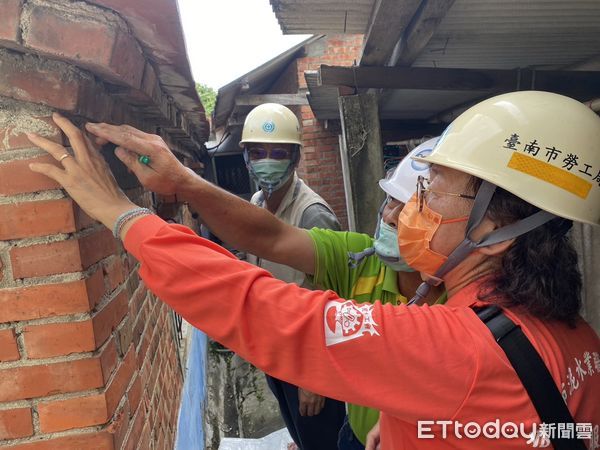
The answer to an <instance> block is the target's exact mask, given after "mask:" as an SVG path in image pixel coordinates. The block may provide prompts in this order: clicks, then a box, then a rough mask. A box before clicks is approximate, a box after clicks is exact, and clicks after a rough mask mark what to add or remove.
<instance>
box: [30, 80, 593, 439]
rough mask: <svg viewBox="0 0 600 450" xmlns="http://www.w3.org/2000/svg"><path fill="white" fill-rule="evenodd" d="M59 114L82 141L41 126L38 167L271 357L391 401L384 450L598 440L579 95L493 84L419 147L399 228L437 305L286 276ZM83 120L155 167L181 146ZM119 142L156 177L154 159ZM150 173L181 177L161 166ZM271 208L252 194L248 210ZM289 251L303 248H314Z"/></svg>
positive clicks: (370, 398) (384, 403)
mask: <svg viewBox="0 0 600 450" xmlns="http://www.w3.org/2000/svg"><path fill="white" fill-rule="evenodd" d="M56 121H57V123H58V125H59V126H60V127H61V128H62V129H63V130H64V131H65V132H66V134H67V136H68V137H69V139H70V142H71V144H72V146H73V147H74V150H75V157H66V156H65V155H67V156H68V155H69V154H68V153H65V152H66V151H65V149H64V148H63V147H62V146H60V145H57V144H56V143H54V142H51V141H49V140H47V139H44V138H41V137H36V136H32V137H31V139H32V140H33V142H34V143H35V144H36V145H38V146H40V147H42V148H44V149H45V150H46V151H48V152H49V153H50V154H51V155H52V156H53V157H54V158H56V160H57V161H60V162H62V164H63V167H64V170H61V169H59V168H57V167H56V166H53V165H49V164H46V165H44V164H32V165H31V167H32V170H34V171H36V172H39V173H44V174H46V175H48V176H50V177H51V178H53V179H54V180H56V181H58V182H60V183H61V184H62V185H63V186H65V188H66V189H67V191H68V192H69V194H70V195H71V196H72V198H73V199H74V200H75V201H76V202H77V203H78V204H79V205H80V206H81V207H82V208H83V209H84V210H85V211H86V212H87V213H88V214H89V215H90V216H91V217H94V218H96V219H98V220H100V221H101V222H102V223H103V224H105V225H106V226H107V227H110V228H114V232H115V234H116V235H118V236H120V237H121V239H123V240H124V244H125V247H126V248H127V249H128V250H129V251H130V252H131V253H132V254H133V255H134V256H135V257H136V258H137V259H138V260H140V262H141V268H140V276H141V277H142V279H143V280H144V281H145V283H146V284H147V285H148V287H149V289H151V290H152V291H153V292H155V293H156V294H157V295H158V296H159V298H160V299H161V300H163V301H165V302H167V303H168V304H170V305H172V306H173V307H174V308H175V309H176V310H177V311H178V312H179V313H180V314H181V315H182V316H183V317H185V318H186V319H187V320H188V321H189V322H190V323H192V324H193V325H194V326H197V327H198V328H200V329H202V330H204V331H205V332H206V333H207V334H209V335H210V336H212V337H213V338H215V339H217V340H218V341H219V342H221V343H223V344H224V345H227V346H228V347H230V348H232V349H233V350H235V351H236V352H238V353H239V354H241V355H242V356H244V357H245V358H247V359H248V360H249V361H251V362H253V363H254V364H256V365H257V366H258V367H260V368H262V369H263V370H265V371H266V372H269V373H272V374H274V375H276V376H278V377H280V378H282V379H286V380H289V381H290V382H293V383H296V384H298V385H301V386H306V387H307V388H308V389H311V390H314V391H317V392H320V393H322V394H323V395H327V396H330V397H333V398H339V399H344V400H347V401H350V402H352V403H357V404H362V405H367V406H370V407H373V408H376V409H378V410H380V411H381V418H380V429H381V442H380V446H381V448H382V449H383V450H399V449H413V448H418V449H419V450H429V449H432V450H433V449H435V450H439V449H467V450H470V449H481V448H486V449H492V450H496V449H498V450H500V449H502V450H506V449H509V450H510V449H523V450H524V449H529V448H532V447H547V446H548V445H550V442H551V444H552V445H553V446H554V448H555V449H557V450H562V449H568V450H575V449H585V448H588V449H590V448H598V444H599V441H600V402H598V398H600V339H599V338H598V335H597V334H596V333H595V332H594V331H593V330H592V329H591V328H590V326H589V325H587V324H586V323H585V321H583V319H582V318H581V317H580V316H579V314H578V311H579V309H580V303H581V298H580V288H581V278H580V274H579V272H578V268H577V255H576V253H575V251H574V249H573V247H572V245H571V243H570V241H569V238H568V235H567V234H566V233H567V231H568V229H569V227H570V225H571V223H572V222H571V221H572V220H577V221H580V222H584V223H589V224H592V225H596V226H597V225H600V118H598V116H597V115H595V114H594V113H593V112H592V111H591V110H590V109H589V108H586V107H585V106H584V105H582V104H581V103H579V102H576V101H575V100H572V99H569V98H566V97H563V96H560V95H556V94H551V93H547V92H535V91H531V92H527V91H525V92H515V93H509V94H504V95H500V96H497V97H493V98H490V99H488V100H485V101H483V102H481V103H479V104H477V105H475V106H473V107H472V108H470V109H468V110H467V111H465V112H464V113H463V114H462V115H461V116H459V117H458V118H457V119H456V120H455V121H454V122H453V123H452V124H451V125H450V126H449V128H448V129H447V131H446V132H445V133H444V135H442V138H441V139H440V141H439V142H438V144H437V146H436V147H435V149H434V150H433V152H432V153H431V155H429V156H428V157H426V158H418V160H420V161H424V162H431V163H432V164H433V165H432V167H431V169H430V179H429V180H426V179H421V180H420V183H419V189H418V191H417V194H416V195H414V196H413V197H412V198H411V200H410V201H409V202H408V203H407V204H406V206H405V207H404V209H403V210H402V212H401V213H400V216H399V220H398V224H397V225H398V242H399V247H400V253H401V254H402V255H403V257H404V258H405V259H406V261H407V263H408V264H409V265H410V266H411V267H413V268H415V269H417V270H418V271H419V272H420V273H421V275H422V276H423V277H425V278H426V280H427V283H428V285H433V286H435V285H438V284H439V283H440V282H442V281H443V282H444V284H445V287H446V289H447V291H448V302H447V304H446V305H433V306H428V305H423V306H416V305H412V306H408V305H397V306H393V305H389V304H387V305H383V304H381V303H379V302H376V303H375V304H373V305H371V304H364V303H363V304H357V303H355V302H353V301H351V300H344V299H341V298H340V297H339V296H337V295H336V294H335V293H334V292H332V291H326V292H319V291H309V290H306V289H302V288H300V287H298V286H297V285H294V284H285V283H282V282H281V281H279V280H275V279H273V277H271V276H270V275H269V274H268V273H267V272H265V271H262V270H260V269H259V268H256V267H253V266H251V265H249V264H247V263H244V262H241V261H238V260H237V259H236V258H235V257H234V256H233V255H231V254H230V253H229V252H227V251H226V250H224V249H222V248H221V247H219V246H217V245H215V244H214V243H211V242H210V241H206V240H204V239H202V238H199V237H197V236H196V235H195V234H194V233H193V232H192V231H191V230H189V229H187V228H186V227H182V226H179V225H169V224H166V223H165V222H164V221H162V220H161V219H159V218H158V217H157V216H155V215H153V214H151V213H149V212H147V211H144V210H140V209H138V208H136V206H135V205H134V204H132V203H131V202H130V201H129V200H128V199H127V197H126V196H125V195H124V194H123V193H122V192H121V191H120V190H119V189H118V187H117V185H116V183H115V181H114V179H113V178H112V176H111V174H110V172H109V170H108V169H107V166H106V165H105V164H103V161H102V159H101V156H99V155H98V154H97V152H94V151H93V150H90V149H89V147H88V144H86V141H85V140H84V139H83V136H82V135H81V132H79V130H77V129H76V128H75V127H74V126H73V125H72V124H71V123H69V122H68V121H66V120H65V119H62V118H60V117H56ZM88 130H90V131H92V132H93V133H94V134H96V135H98V136H100V137H103V138H105V139H109V140H111V141H112V142H114V143H116V144H118V145H120V146H124V147H126V148H130V149H131V148H137V150H138V152H139V153H141V152H142V151H144V152H145V153H144V154H145V155H146V156H148V157H149V158H150V159H151V160H153V161H156V165H157V168H158V167H161V165H163V164H164V165H167V161H169V160H170V159H169V158H172V156H170V155H171V154H170V152H169V150H168V149H167V148H166V147H165V146H164V145H163V144H162V143H159V142H158V141H157V140H156V139H155V138H152V139H149V140H148V145H144V146H142V147H131V146H129V145H128V144H131V141H128V138H129V137H128V133H126V132H125V133H124V132H123V130H121V129H119V128H118V127H117V128H111V127H110V126H106V125H101V126H88ZM150 142H151V143H152V144H150ZM117 156H119V158H121V159H122V160H123V161H125V163H126V164H127V166H128V167H130V168H131V169H132V170H133V171H134V172H135V173H136V175H137V176H138V177H139V178H140V179H141V180H143V181H145V182H146V183H147V184H148V182H149V180H150V179H151V177H152V174H153V171H152V170H149V169H148V168H147V167H145V166H144V165H143V163H142V164H140V163H138V162H136V161H137V159H135V158H134V155H133V154H129V153H127V152H124V151H122V150H119V151H118V152H117ZM90 160H91V161H92V162H93V164H89V162H88V161H90ZM180 174H181V176H182V177H184V178H183V179H182V180H180V182H179V183H178V185H179V192H181V193H182V194H184V195H186V197H187V196H188V195H189V196H192V194H193V196H194V197H195V198H196V201H199V202H202V201H209V202H210V201H213V200H211V198H212V196H213V195H214V194H213V192H212V190H211V189H209V188H208V187H207V186H206V185H205V184H203V183H204V182H203V181H199V179H198V178H197V177H195V176H194V175H193V174H192V173H189V172H188V173H187V174H185V175H184V173H183V172H180ZM155 181H157V180H155ZM200 186H202V187H200ZM153 188H154V189H156V190H157V191H159V192H168V191H169V190H170V189H174V188H175V186H174V185H173V183H172V180H170V181H169V182H166V181H165V180H164V179H161V181H160V182H158V181H157V182H156V183H153ZM171 192H173V191H171ZM198 197H200V198H198ZM226 198H227V197H226V196H225V194H223V195H221V196H220V200H221V201H226ZM236 206H238V205H236ZM239 207H240V208H241V207H243V206H242V204H239ZM217 209H218V208H217ZM230 212H231V211H228V210H225V211H221V212H220V214H222V215H224V216H228V215H229V214H230ZM261 212H262V211H261V210H260V209H256V208H255V209H253V208H251V207H250V206H248V208H246V209H245V213H246V214H247V215H248V216H249V217H248V218H249V219H250V223H252V221H253V219H255V218H257V217H258V216H260V215H261ZM218 214H219V213H218ZM285 228H286V226H284V225H280V224H279V223H278V222H277V223H276V224H275V225H274V227H273V228H270V229H268V230H265V231H266V232H269V233H274V234H278V233H279V232H280V231H281V230H282V229H285ZM254 231H255V233H257V234H259V231H260V230H254ZM302 233H305V234H304V235H305V242H306V246H308V247H310V237H309V236H308V234H307V233H306V232H305V231H303V232H302ZM288 245H290V243H289V242H280V243H279V244H278V248H277V249H275V251H281V250H282V248H286V246H288ZM296 251H297V252H298V256H299V257H300V259H301V257H302V256H303V255H304V254H305V253H303V252H305V251H309V252H310V251H311V250H306V249H305V250H302V248H298V249H297V250H296ZM312 251H314V250H312ZM313 264H314V263H313ZM305 271H306V270H305ZM425 294H426V289H425V288H422V289H419V291H418V295H417V296H416V297H417V300H418V299H419V298H422V297H423V296H424V295H425ZM365 367H367V368H368V371H365V370H364V368H365Z"/></svg>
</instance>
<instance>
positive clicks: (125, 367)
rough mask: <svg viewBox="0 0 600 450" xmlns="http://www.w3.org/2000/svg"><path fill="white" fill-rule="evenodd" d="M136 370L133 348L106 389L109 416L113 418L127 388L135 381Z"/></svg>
mask: <svg viewBox="0 0 600 450" xmlns="http://www.w3.org/2000/svg"><path fill="white" fill-rule="evenodd" d="M135 370H136V360H135V351H134V350H133V347H132V348H131V349H130V350H129V352H128V353H127V356H126V357H125V358H124V359H123V361H122V362H121V365H120V366H119V368H118V369H117V373H116V374H115V376H114V378H113V379H112V381H111V383H110V385H109V386H108V387H107V388H106V405H107V411H108V414H109V416H112V414H113V412H114V411H115V409H116V408H117V405H118V404H119V402H120V401H121V399H122V398H123V396H124V395H125V392H126V390H127V386H129V383H130V382H131V380H132V379H133V375H134V373H135Z"/></svg>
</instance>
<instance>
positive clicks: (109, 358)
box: [100, 339, 118, 384]
mask: <svg viewBox="0 0 600 450" xmlns="http://www.w3.org/2000/svg"><path fill="white" fill-rule="evenodd" d="M117 362H118V355H117V345H116V344H115V340H114V339H111V340H110V341H109V342H108V344H106V347H105V348H104V349H103V350H102V353H101V355H100V364H101V365H102V378H103V380H104V384H106V383H108V380H109V379H110V377H111V375H112V373H113V372H114V370H115V368H116V367H117Z"/></svg>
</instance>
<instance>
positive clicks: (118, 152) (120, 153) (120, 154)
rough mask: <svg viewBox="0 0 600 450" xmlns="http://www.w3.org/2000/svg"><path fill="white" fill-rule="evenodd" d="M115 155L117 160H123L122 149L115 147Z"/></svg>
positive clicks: (123, 151)
mask: <svg viewBox="0 0 600 450" xmlns="http://www.w3.org/2000/svg"><path fill="white" fill-rule="evenodd" d="M115 155H116V156H117V158H119V159H123V157H124V156H125V150H123V148H122V147H117V148H115Z"/></svg>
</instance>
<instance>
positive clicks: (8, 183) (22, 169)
mask: <svg viewBox="0 0 600 450" xmlns="http://www.w3.org/2000/svg"><path fill="white" fill-rule="evenodd" d="M0 64H1V62H0ZM0 73H1V71H0ZM0 77H1V75H0ZM33 162H36V163H51V164H54V165H56V166H57V167H58V162H57V161H56V160H55V159H54V158H53V157H52V156H50V155H44V156H39V157H36V158H31V159H21V160H17V161H8V162H5V163H2V164H0V195H15V194H21V193H28V192H37V191H45V190H49V189H58V188H60V185H59V184H58V183H57V182H56V181H54V180H52V179H50V178H48V177H47V176H46V175H42V174H40V173H36V172H32V171H31V169H29V164H31V163H33Z"/></svg>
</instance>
